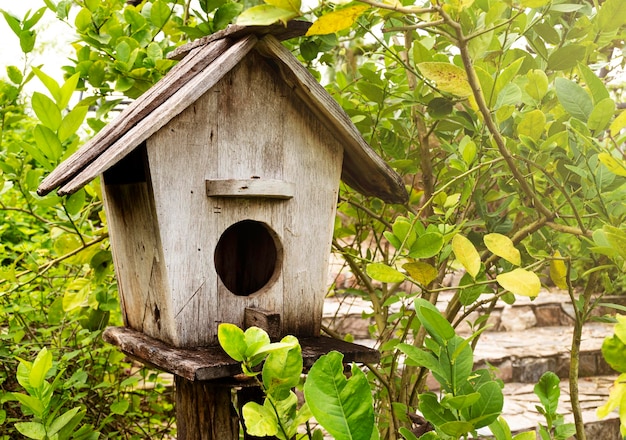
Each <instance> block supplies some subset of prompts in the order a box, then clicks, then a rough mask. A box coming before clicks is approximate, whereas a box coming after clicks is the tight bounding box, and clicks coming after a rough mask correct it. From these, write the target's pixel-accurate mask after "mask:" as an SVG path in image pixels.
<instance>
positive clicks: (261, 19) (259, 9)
mask: <svg viewBox="0 0 626 440" xmlns="http://www.w3.org/2000/svg"><path fill="white" fill-rule="evenodd" d="M298 15H300V14H299V13H298V12H294V11H290V10H287V9H282V8H278V7H276V6H274V5H269V4H265V5H257V6H252V7H251V8H249V9H246V10H245V11H243V12H242V13H241V15H239V17H237V24H238V25H241V26H269V25H270V24H274V23H277V22H279V21H280V22H282V23H284V24H286V23H287V21H289V20H291V19H292V18H296V17H297V16H298Z"/></svg>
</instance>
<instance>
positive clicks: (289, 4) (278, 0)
mask: <svg viewBox="0 0 626 440" xmlns="http://www.w3.org/2000/svg"><path fill="white" fill-rule="evenodd" d="M265 3H267V4H268V5H272V6H276V7H277V8H280V9H285V10H287V11H292V12H294V13H297V14H298V15H301V12H300V6H301V5H300V0H265Z"/></svg>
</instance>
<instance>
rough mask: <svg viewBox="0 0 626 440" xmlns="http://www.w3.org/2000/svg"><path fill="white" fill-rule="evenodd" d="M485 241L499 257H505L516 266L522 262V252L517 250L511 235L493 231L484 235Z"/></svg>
mask: <svg viewBox="0 0 626 440" xmlns="http://www.w3.org/2000/svg"><path fill="white" fill-rule="evenodd" d="M483 241H484V242H485V246H487V249H489V251H491V252H492V253H494V254H495V255H497V256H498V257H501V258H504V259H505V260H506V261H508V262H509V263H511V264H514V265H515V266H519V265H520V264H522V257H521V255H520V252H519V250H517V248H516V247H515V245H514V244H513V242H512V241H511V239H510V238H509V237H507V236H505V235H502V234H498V233H492V234H487V235H485V236H484V237H483Z"/></svg>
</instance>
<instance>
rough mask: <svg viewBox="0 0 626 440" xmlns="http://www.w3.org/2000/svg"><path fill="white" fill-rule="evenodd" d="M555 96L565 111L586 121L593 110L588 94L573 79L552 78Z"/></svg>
mask: <svg viewBox="0 0 626 440" xmlns="http://www.w3.org/2000/svg"><path fill="white" fill-rule="evenodd" d="M554 86H555V89H556V96H557V98H558V99H559V102H560V103H561V105H562V106H563V108H564V109H565V111H566V112H567V113H569V114H570V115H572V116H573V117H575V118H576V119H580V120H581V121H583V122H587V120H588V119H589V115H590V114H591V112H592V111H593V102H592V100H591V97H590V96H589V94H588V93H587V92H586V91H585V89H583V88H582V87H581V86H579V85H578V84H576V83H575V82H574V81H570V80H569V79H565V78H557V79H555V80H554Z"/></svg>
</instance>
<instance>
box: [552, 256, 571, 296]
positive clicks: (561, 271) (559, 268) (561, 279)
mask: <svg viewBox="0 0 626 440" xmlns="http://www.w3.org/2000/svg"><path fill="white" fill-rule="evenodd" d="M560 258H561V253H560V252H559V251H556V252H555V253H554V259H553V260H552V261H550V279H551V280H552V282H553V283H554V285H555V286H556V287H558V288H559V289H563V290H567V266H566V265H565V262H564V261H563V260H561V259H560Z"/></svg>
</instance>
